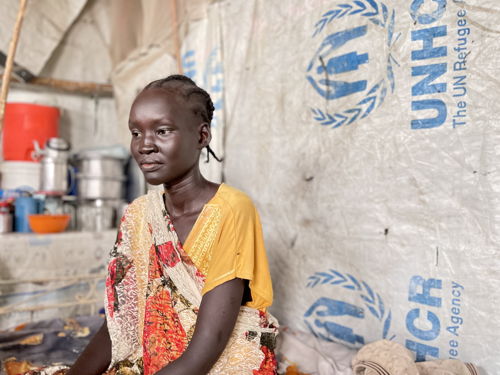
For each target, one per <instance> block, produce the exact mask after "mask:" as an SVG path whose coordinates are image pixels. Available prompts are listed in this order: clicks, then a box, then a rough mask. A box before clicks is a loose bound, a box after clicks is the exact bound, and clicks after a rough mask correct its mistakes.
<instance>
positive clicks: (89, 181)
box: [76, 173, 125, 199]
mask: <svg viewBox="0 0 500 375" xmlns="http://www.w3.org/2000/svg"><path fill="white" fill-rule="evenodd" d="M76 179H77V181H78V197H79V198H80V199H121V198H122V197H123V183H124V180H125V177H121V178H102V177H91V176H84V175H82V174H80V173H79V174H77V176H76Z"/></svg>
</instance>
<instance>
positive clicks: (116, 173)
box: [76, 153, 123, 179]
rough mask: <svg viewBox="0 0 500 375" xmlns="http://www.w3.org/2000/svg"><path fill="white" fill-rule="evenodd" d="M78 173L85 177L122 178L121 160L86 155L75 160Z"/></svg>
mask: <svg viewBox="0 0 500 375" xmlns="http://www.w3.org/2000/svg"><path fill="white" fill-rule="evenodd" d="M76 164H77V167H78V172H79V173H80V174H81V175H83V176H85V177H101V178H111V179H120V178H123V159H119V158H114V157H112V156H104V155H99V154H97V153H87V154H85V155H84V156H82V157H80V158H78V159H77V160H76Z"/></svg>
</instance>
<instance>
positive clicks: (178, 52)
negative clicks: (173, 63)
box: [170, 0, 182, 74]
mask: <svg viewBox="0 0 500 375" xmlns="http://www.w3.org/2000/svg"><path fill="white" fill-rule="evenodd" d="M170 11H171V12H172V28H173V32H174V46H175V59H176V60H177V72H178V73H179V74H182V62H181V44H180V40H179V22H178V21H177V0H170Z"/></svg>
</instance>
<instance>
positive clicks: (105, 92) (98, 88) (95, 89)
mask: <svg viewBox="0 0 500 375" xmlns="http://www.w3.org/2000/svg"><path fill="white" fill-rule="evenodd" d="M29 84H32V85H39V86H45V87H50V88H53V89H56V90H60V91H64V92H68V93H74V94H84V95H97V96H113V86H112V85H109V84H104V83H94V82H76V81H67V80H63V79H54V78H46V77H35V78H34V79H32V80H31V81H29Z"/></svg>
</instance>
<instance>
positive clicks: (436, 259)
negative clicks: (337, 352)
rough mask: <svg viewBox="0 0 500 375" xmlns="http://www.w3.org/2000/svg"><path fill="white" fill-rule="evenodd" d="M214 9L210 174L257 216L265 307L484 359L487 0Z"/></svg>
mask: <svg viewBox="0 0 500 375" xmlns="http://www.w3.org/2000/svg"><path fill="white" fill-rule="evenodd" d="M220 12H221V16H220V17H221V19H222V27H223V30H224V31H223V35H224V38H223V50H222V55H223V56H224V60H223V61H224V82H225V86H226V96H227V98H228V102H227V103H226V104H227V105H226V108H227V116H226V118H227V124H226V126H227V134H226V139H227V140H226V149H225V155H226V163H225V169H224V173H225V176H226V177H227V181H228V182H229V183H230V184H233V185H236V186H238V187H240V188H242V189H244V190H245V191H248V192H249V193H250V194H251V195H252V197H253V198H254V199H255V200H256V202H257V205H258V206H259V209H260V212H261V215H262V217H263V225H264V230H265V234H266V241H267V247H268V252H269V255H270V259H271V269H272V272H273V280H274V287H275V304H274V307H273V310H272V311H273V313H275V314H276V315H277V316H278V317H279V318H280V319H281V322H282V323H284V324H288V325H291V326H293V327H294V328H299V329H303V330H307V331H311V332H313V333H315V334H316V335H317V336H318V337H322V338H324V339H325V340H335V341H339V342H342V343H345V344H347V345H351V346H354V347H359V346H360V345H362V344H363V343H368V342H370V341H373V340H376V339H380V338H383V337H385V338H389V339H393V340H396V341H397V342H400V343H402V344H404V345H405V346H406V347H407V348H409V349H410V350H412V351H413V352H415V354H416V357H417V359H419V360H422V359H424V358H426V359H434V358H438V357H439V358H447V357H450V358H459V359H461V360H464V361H471V362H475V363H477V364H479V365H480V366H482V367H483V368H484V369H486V370H487V371H488V373H490V374H496V373H499V372H500V360H499V357H498V350H499V347H500V319H499V312H500V311H499V310H500V309H499V307H498V306H499V302H500V292H499V291H498V290H499V288H500V260H499V257H498V244H499V238H498V220H499V214H500V202H499V190H500V180H499V178H500V176H499V169H498V165H499V162H500V160H499V159H500V149H499V148H498V144H499V141H500V139H499V138H500V134H499V132H498V130H497V126H496V121H495V118H496V113H497V112H498V110H500V104H498V101H497V99H496V98H497V97H498V95H499V93H500V85H499V83H498V80H497V78H496V77H497V75H498V72H499V68H498V61H499V58H500V55H499V52H498V51H500V49H499V47H500V42H499V41H498V37H497V36H498V32H499V31H500V30H499V29H498V23H497V21H498V19H499V17H500V6H499V4H498V3H497V2H494V1H482V2H480V3H479V2H476V1H451V0H448V1H446V0H434V1H424V0H413V1H410V0H408V1H391V0H357V1H350V0H339V1H305V2H304V1H280V2H269V1H236V2H235V1H230V2H223V3H221V4H220ZM214 27H218V25H214ZM229 103H230V104H229Z"/></svg>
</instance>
